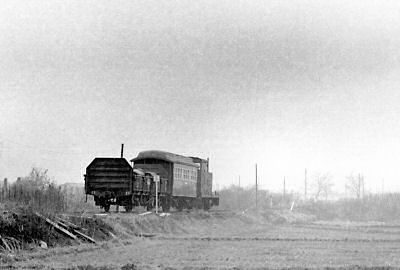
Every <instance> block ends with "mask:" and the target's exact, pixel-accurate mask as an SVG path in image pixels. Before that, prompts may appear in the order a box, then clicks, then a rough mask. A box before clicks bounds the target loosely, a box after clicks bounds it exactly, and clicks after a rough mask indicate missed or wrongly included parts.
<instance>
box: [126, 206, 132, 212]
mask: <svg viewBox="0 0 400 270" xmlns="http://www.w3.org/2000/svg"><path fill="white" fill-rule="evenodd" d="M132 209H133V205H132V204H128V205H125V211H126V212H128V213H129V212H132Z"/></svg>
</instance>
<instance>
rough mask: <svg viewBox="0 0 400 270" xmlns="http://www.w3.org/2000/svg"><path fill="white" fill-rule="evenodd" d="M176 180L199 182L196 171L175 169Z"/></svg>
mask: <svg viewBox="0 0 400 270" xmlns="http://www.w3.org/2000/svg"><path fill="white" fill-rule="evenodd" d="M174 178H176V179H182V180H193V181H196V180H197V170H196V169H194V168H193V169H192V168H190V169H185V168H179V167H175V168H174Z"/></svg>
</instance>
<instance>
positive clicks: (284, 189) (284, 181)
mask: <svg viewBox="0 0 400 270" xmlns="http://www.w3.org/2000/svg"><path fill="white" fill-rule="evenodd" d="M285 197H286V178H285V176H284V177H283V201H285Z"/></svg>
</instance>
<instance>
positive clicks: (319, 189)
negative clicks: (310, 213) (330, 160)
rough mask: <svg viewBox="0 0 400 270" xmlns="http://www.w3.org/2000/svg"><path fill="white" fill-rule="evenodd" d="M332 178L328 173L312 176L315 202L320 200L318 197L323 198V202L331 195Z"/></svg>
mask: <svg viewBox="0 0 400 270" xmlns="http://www.w3.org/2000/svg"><path fill="white" fill-rule="evenodd" d="M333 185H334V184H333V182H332V176H331V175H329V174H328V173H325V174H323V173H317V174H315V175H314V188H315V194H314V197H315V199H316V200H318V199H319V198H320V196H322V195H323V196H324V197H325V200H327V199H328V196H329V194H331V193H332V188H333Z"/></svg>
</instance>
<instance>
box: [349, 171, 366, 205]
mask: <svg viewBox="0 0 400 270" xmlns="http://www.w3.org/2000/svg"><path fill="white" fill-rule="evenodd" d="M346 179H347V183H346V190H348V191H349V192H350V194H353V195H355V196H356V197H357V199H360V198H361V196H362V195H363V193H364V192H363V191H364V176H361V174H358V175H354V174H353V173H352V174H350V175H348V176H347V177H346Z"/></svg>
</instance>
